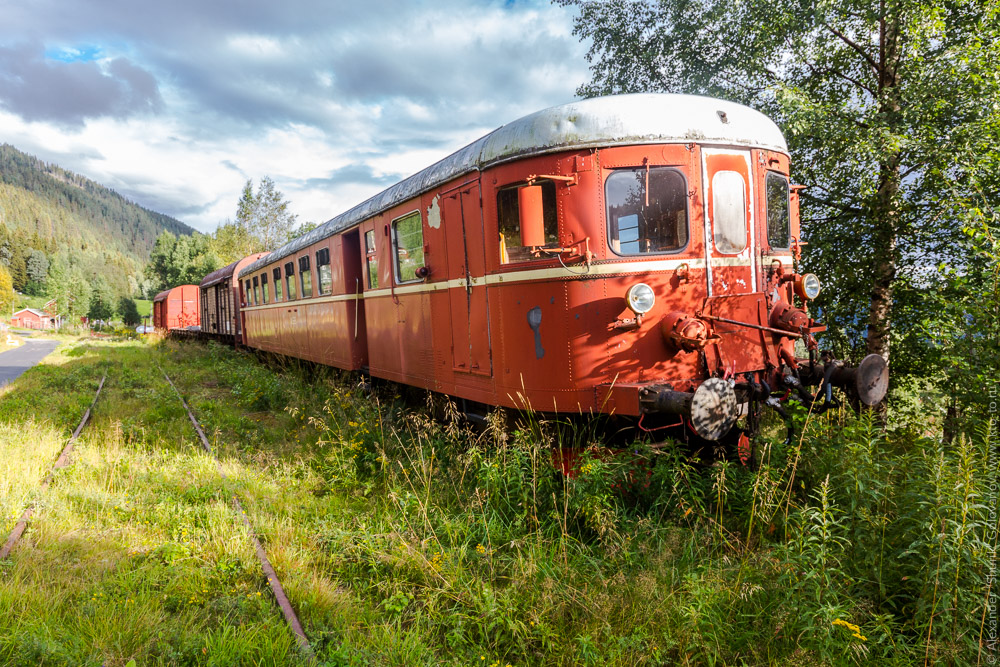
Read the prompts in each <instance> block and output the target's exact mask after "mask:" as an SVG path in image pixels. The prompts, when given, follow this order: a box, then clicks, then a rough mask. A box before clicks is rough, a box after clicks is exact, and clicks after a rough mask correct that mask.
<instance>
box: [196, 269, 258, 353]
mask: <svg viewBox="0 0 1000 667" xmlns="http://www.w3.org/2000/svg"><path fill="white" fill-rule="evenodd" d="M266 254H267V253H263V252H259V253H256V254H253V255H248V256H247V257H244V258H243V259H240V260H237V261H235V262H233V263H232V264H230V265H228V266H224V267H222V268H221V269H217V270H215V271H213V272H211V273H210V274H208V275H207V276H205V277H204V278H203V279H202V281H201V283H200V284H199V285H198V293H199V305H198V309H199V312H200V314H201V332H202V334H203V336H205V337H208V338H213V339H215V340H219V341H221V342H223V343H229V344H235V343H240V342H242V340H243V330H242V326H243V319H242V317H241V316H240V306H241V305H242V299H241V294H240V284H239V278H238V276H239V272H240V270H241V269H243V268H244V267H245V266H247V265H248V264H250V263H251V262H253V261H255V260H257V259H260V258H261V257H263V256H264V255H266Z"/></svg>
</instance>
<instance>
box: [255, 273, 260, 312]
mask: <svg viewBox="0 0 1000 667" xmlns="http://www.w3.org/2000/svg"><path fill="white" fill-rule="evenodd" d="M253 303H254V305H255V306H259V305H260V284H259V283H258V281H257V276H254V277H253Z"/></svg>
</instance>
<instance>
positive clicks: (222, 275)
mask: <svg viewBox="0 0 1000 667" xmlns="http://www.w3.org/2000/svg"><path fill="white" fill-rule="evenodd" d="M266 254H267V253H266V252H258V253H254V254H252V255H247V256H246V257H242V258H240V259H238V260H236V261H235V262H233V263H232V264H227V265H226V266H224V267H222V268H221V269H216V270H215V271H212V272H211V273H210V274H208V275H207V276H205V277H204V278H202V280H201V283H199V285H198V286H199V287H211V286H212V285H215V284H216V283H221V282H222V281H223V280H225V279H226V278H229V277H230V276H232V275H233V272H234V271H236V267H237V266H238V265H239V263H240V262H245V261H247V260H248V259H249V260H253V259H259V258H261V257H263V256H264V255H266Z"/></svg>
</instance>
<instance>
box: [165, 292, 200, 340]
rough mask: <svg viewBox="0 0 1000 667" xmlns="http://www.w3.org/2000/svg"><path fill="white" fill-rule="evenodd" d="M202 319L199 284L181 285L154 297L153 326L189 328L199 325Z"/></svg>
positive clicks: (166, 328) (168, 328) (167, 328)
mask: <svg viewBox="0 0 1000 667" xmlns="http://www.w3.org/2000/svg"><path fill="white" fill-rule="evenodd" d="M200 321H201V319H200V316H199V314H198V286H197V285H180V286H178V287H174V288H173V289H168V290H164V291H162V292H160V293H159V294H157V295H156V296H155V297H154V298H153V327H154V328H156V329H165V330H168V331H169V330H170V329H187V328H189V327H196V326H199V323H200Z"/></svg>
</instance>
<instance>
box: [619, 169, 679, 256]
mask: <svg viewBox="0 0 1000 667" xmlns="http://www.w3.org/2000/svg"><path fill="white" fill-rule="evenodd" d="M604 190H605V198H606V200H607V211H608V232H609V233H608V242H609V244H610V246H611V249H612V250H613V251H614V252H616V253H617V254H619V255H641V254H645V253H661V252H676V251H678V250H680V249H682V248H683V247H684V246H686V245H687V242H688V214H687V182H686V181H685V180H684V175H683V174H681V172H680V171H678V170H677V169H674V168H672V167H650V168H646V167H638V168H635V169H617V170H615V171H614V172H612V174H611V175H610V176H608V180H607V182H606V183H605V185H604Z"/></svg>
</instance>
